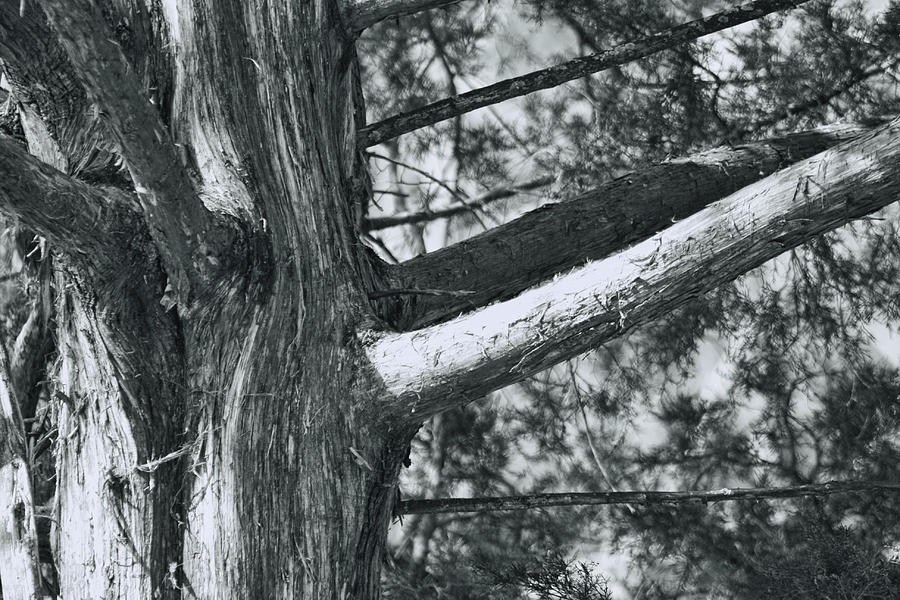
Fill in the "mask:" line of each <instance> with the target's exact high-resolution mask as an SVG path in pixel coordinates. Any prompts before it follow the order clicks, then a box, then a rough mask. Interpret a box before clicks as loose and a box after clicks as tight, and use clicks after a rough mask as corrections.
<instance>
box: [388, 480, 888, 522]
mask: <svg viewBox="0 0 900 600" xmlns="http://www.w3.org/2000/svg"><path fill="white" fill-rule="evenodd" d="M878 491H890V492H898V491H900V484H898V483H884V482H877V481H829V482H827V483H813V484H807V485H793V486H786V487H778V488H770V487H766V488H724V489H721V490H708V491H699V492H573V493H561V494H531V495H527V496H500V497H496V498H443V499H439V500H405V501H403V502H401V503H400V507H399V510H398V512H399V514H402V515H415V514H436V513H461V512H494V511H499V510H527V509H531V508H544V507H548V506H590V505H597V504H626V505H628V504H632V505H638V504H639V505H643V506H652V505H658V504H664V505H677V504H708V503H710V502H731V501H734V500H771V499H775V498H798V497H808V496H830V495H832V494H847V493H853V492H857V493H859V492H878Z"/></svg>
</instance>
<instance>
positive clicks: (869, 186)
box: [364, 119, 900, 422]
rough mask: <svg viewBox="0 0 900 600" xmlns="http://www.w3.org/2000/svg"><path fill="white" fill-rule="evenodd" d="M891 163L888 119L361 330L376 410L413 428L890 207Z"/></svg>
mask: <svg viewBox="0 0 900 600" xmlns="http://www.w3.org/2000/svg"><path fill="white" fill-rule="evenodd" d="M898 165H900V119H895V120H894V121H892V122H891V123H890V124H889V125H887V126H886V127H883V128H880V129H878V130H877V131H875V132H873V133H869V134H865V135H863V136H861V137H860V138H858V139H856V140H853V141H851V142H847V143H845V144H842V145H840V146H838V147H836V148H833V149H831V150H827V151H825V152H823V153H821V154H818V155H816V156H814V157H812V158H810V159H807V160H805V161H802V162H800V163H797V164H795V165H793V166H791V167H789V168H787V169H784V170H782V171H779V172H777V173H775V174H773V175H771V176H769V177H767V178H765V179H763V180H761V181H758V182H756V183H754V184H751V185H749V186H747V187H745V188H742V189H740V190H738V191H737V192H735V193H733V194H731V195H730V196H728V197H726V198H724V199H723V200H721V201H719V202H716V203H714V204H712V205H710V206H708V207H706V208H705V209H703V210H701V211H699V212H697V213H696V214H694V215H692V216H690V217H688V218H686V219H684V220H682V221H679V222H678V223H676V224H675V225H672V226H671V227H669V228H668V229H666V230H665V231H662V232H660V233H658V234H656V235H654V236H653V237H652V238H650V239H647V240H645V241H643V242H641V243H638V244H636V245H635V246H632V247H631V248H629V249H628V250H625V251H623V252H620V253H618V254H615V255H612V256H609V257H607V258H605V259H602V260H596V261H590V262H587V263H586V264H584V266H580V267H576V268H574V269H572V270H571V271H569V272H565V273H560V274H558V275H557V276H555V277H554V278H553V279H552V280H549V281H547V282H545V283H543V284H541V285H538V286H536V287H534V288H531V289H529V290H527V291H525V292H523V293H521V294H519V295H518V296H516V297H515V298H513V299H511V300H508V301H505V302H499V303H496V304H492V305H490V306H487V307H484V308H481V309H479V310H477V311H474V312H472V313H470V314H465V315H462V316H460V317H458V318H456V319H454V320H452V321H448V322H446V323H441V324H439V325H434V326H431V327H427V328H424V329H420V330H417V331H411V332H407V333H377V332H372V331H367V332H365V335H364V337H365V338H366V340H365V343H366V347H367V348H366V352H367V355H368V358H369V362H370V365H371V366H372V368H373V369H375V371H376V372H377V373H378V375H379V376H380V378H381V380H382V384H383V385H384V388H385V392H386V393H385V394H384V398H385V400H384V406H383V408H384V409H385V410H386V411H388V413H390V414H392V415H393V416H394V417H395V418H397V419H407V420H410V421H412V422H421V420H422V419H424V418H427V417H428V416H429V415H430V414H434V413H436V412H440V411H442V410H446V409H448V408H451V407H454V406H459V405H461V404H465V403H467V402H470V401H471V400H474V399H476V398H480V397H482V396H483V395H484V394H485V393H487V392H490V391H493V390H496V389H499V388H501V387H504V386H506V385H509V384H512V383H515V382H517V381H521V380H522V379H524V378H525V377H528V376H529V375H532V374H534V373H537V372H539V371H542V370H544V369H546V368H548V367H550V366H553V365H555V364H557V363H559V362H561V361H563V360H566V359H568V358H571V357H573V356H576V355H578V354H580V353H582V352H585V351H586V350H589V349H591V348H596V347H597V346H599V345H601V344H603V343H605V342H607V341H609V340H611V339H613V338H616V337H619V336H622V335H623V334H624V333H626V332H627V331H629V330H631V329H633V328H635V327H639V326H642V325H645V324H647V323H650V322H652V321H654V320H656V319H659V318H660V317H662V316H664V315H667V314H669V313H670V312H671V311H672V310H674V309H676V308H678V307H680V306H683V305H685V304H686V303H688V302H690V301H691V300H692V299H693V298H694V297H696V296H698V295H701V294H704V293H706V292H708V291H710V290H712V289H714V288H716V287H718V286H721V285H723V284H725V283H728V282H731V281H733V280H734V279H736V278H737V277H739V276H740V275H743V274H744V273H746V272H748V271H750V270H751V269H754V268H756V267H758V266H760V265H762V264H764V263H765V262H767V261H769V260H771V259H772V258H775V257H776V256H778V255H779V254H781V253H783V252H784V251H786V250H790V249H791V248H794V247H796V246H799V245H800V244H802V243H804V242H807V241H809V240H811V239H813V238H814V237H815V236H817V235H819V234H822V233H824V232H826V231H831V230H833V229H835V228H837V227H840V226H841V225H844V224H846V223H848V222H850V221H852V220H853V219H857V218H860V217H863V216H865V215H868V214H870V213H872V212H875V211H877V210H879V209H881V208H883V207H885V206H887V205H889V204H891V203H893V202H896V200H897V197H898V194H900V168H898ZM576 225H578V223H573V224H572V226H573V228H574V227H575V226H576ZM587 226H589V224H588V225H587Z"/></svg>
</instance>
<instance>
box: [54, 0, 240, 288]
mask: <svg viewBox="0 0 900 600" xmlns="http://www.w3.org/2000/svg"><path fill="white" fill-rule="evenodd" d="M42 6H43V8H44V12H45V13H46V15H47V18H48V20H49V21H50V24H51V26H52V28H53V29H54V30H55V31H56V34H57V37H58V38H59V40H60V42H61V44H62V46H63V47H64V48H65V50H66V52H67V54H68V56H69V59H70V60H71V62H72V64H73V66H74V67H75V69H76V71H77V73H78V75H79V76H80V78H81V80H82V83H83V84H84V87H85V90H86V91H87V93H88V96H89V97H90V98H91V99H92V100H93V101H94V103H95V104H96V105H97V107H98V108H99V110H100V111H101V113H102V114H103V116H104V117H105V120H106V123H107V124H108V126H109V128H110V130H111V132H112V135H113V137H114V138H115V140H116V142H117V143H118V144H119V146H120V148H121V152H122V155H123V157H124V158H125V162H126V164H127V166H128V170H129V172H130V174H131V177H132V179H133V181H134V184H135V189H136V191H137V192H138V196H139V198H140V199H141V203H142V205H143V208H144V212H145V214H146V215H147V217H148V220H149V222H150V224H151V233H152V235H153V236H154V239H155V240H156V242H157V246H158V247H159V250H160V253H161V254H162V256H163V259H164V260H165V262H166V266H167V271H168V273H169V277H170V279H172V280H173V281H172V283H173V285H174V287H175V290H176V292H177V293H178V294H179V295H181V296H182V298H183V302H185V301H186V297H187V295H188V289H189V287H190V284H189V280H191V279H193V276H194V275H197V274H199V275H200V277H201V279H205V278H206V277H207V276H208V275H209V272H210V271H212V270H214V267H215V266H216V264H217V259H216V258H215V257H214V256H212V255H211V254H210V252H212V251H215V250H217V249H218V248H220V247H223V246H225V245H226V240H223V239H220V238H222V236H223V234H225V228H222V227H216V224H215V222H214V220H213V218H212V215H211V213H209V212H208V211H207V210H206V209H205V207H204V206H203V204H202V203H201V202H200V200H199V198H198V197H197V195H196V194H195V193H194V190H193V184H192V182H191V181H190V179H189V178H188V176H187V173H186V171H185V169H184V168H183V167H182V165H181V163H180V161H179V160H178V155H177V153H176V151H175V146H174V145H173V143H172V140H171V138H170V136H169V132H168V130H167V129H166V127H165V125H164V124H163V122H162V119H161V118H160V116H159V114H158V112H157V109H156V107H155V106H154V105H153V104H152V103H151V94H150V93H149V92H148V91H146V90H144V89H143V86H142V85H141V83H140V81H139V79H138V77H137V75H136V74H135V73H134V71H133V70H132V69H131V67H130V66H129V64H128V61H127V59H126V58H125V55H124V54H123V52H122V49H121V48H120V46H119V45H118V43H117V42H116V41H115V37H114V35H113V33H112V31H111V30H110V28H109V27H108V26H107V24H106V21H105V19H104V17H103V14H102V12H101V11H100V9H99V7H98V6H97V5H96V4H95V3H94V2H92V1H91V0H46V1H45V2H43V3H42Z"/></svg>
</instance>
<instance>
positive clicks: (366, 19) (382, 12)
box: [347, 0, 460, 33]
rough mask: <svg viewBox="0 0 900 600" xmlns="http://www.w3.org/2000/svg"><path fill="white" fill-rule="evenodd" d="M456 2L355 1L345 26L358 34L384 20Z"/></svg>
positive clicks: (419, 0)
mask: <svg viewBox="0 0 900 600" xmlns="http://www.w3.org/2000/svg"><path fill="white" fill-rule="evenodd" d="M458 2H460V0H357V1H356V2H354V3H353V4H352V5H351V7H350V9H349V10H348V14H347V25H348V27H349V28H350V31H352V32H354V33H359V32H361V31H362V30H363V29H367V28H369V27H371V26H372V25H374V24H375V23H378V22H379V21H384V20H385V19H394V18H397V17H405V16H407V15H414V14H416V13H420V12H423V11H426V10H431V9H432V8H440V7H442V6H449V5H451V4H456V3H458Z"/></svg>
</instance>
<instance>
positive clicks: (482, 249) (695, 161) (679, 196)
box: [387, 125, 871, 329]
mask: <svg viewBox="0 0 900 600" xmlns="http://www.w3.org/2000/svg"><path fill="white" fill-rule="evenodd" d="M867 131H871V129H870V128H867V127H865V126H863V125H837V126H829V127H823V128H819V129H815V130H812V131H807V132H802V133H797V134H793V135H789V136H786V137H784V138H778V139H772V140H764V141H760V142H753V143H750V144H745V145H743V146H737V147H724V148H717V149H714V150H710V151H708V152H703V153H700V154H697V155H694V156H690V157H687V158H682V159H677V160H672V161H668V162H665V163H662V164H659V165H656V166H654V167H651V168H649V169H646V170H644V171H640V172H637V173H629V174H628V175H625V176H623V177H620V178H618V179H615V180H613V181H611V182H608V183H606V184H604V185H602V186H600V187H598V188H596V189H594V190H592V191H590V192H587V193H585V194H583V195H581V196H579V197H577V198H574V199H572V200H569V201H567V202H564V203H561V204H553V205H545V206H544V207H542V208H540V209H538V210H536V211H532V212H530V213H527V214H525V215H523V216H522V217H519V218H518V219H515V220H513V221H510V222H509V223H506V224H504V225H501V226H500V227H497V228H495V229H492V230H490V231H487V232H485V233H482V234H480V235H477V236H475V237H473V238H470V239H468V240H465V241H463V242H460V243H457V244H454V245H452V246H448V247H446V248H443V249H441V250H438V251H436V252H432V253H430V254H426V255H424V256H419V257H416V258H413V259H411V260H409V261H407V262H405V263H403V264H401V265H398V266H391V267H389V268H388V271H387V274H388V278H389V279H390V282H391V287H393V288H401V289H409V288H423V289H439V290H444V291H445V293H444V295H443V296H441V297H438V296H434V297H429V298H425V297H412V298H410V301H409V302H408V303H407V304H406V307H405V308H406V310H405V314H404V316H403V318H402V321H401V322H400V323H399V324H398V325H399V326H400V327H402V328H404V329H406V328H415V327H421V326H422V325H425V324H431V323H435V322H438V321H441V320H446V319H448V318H452V317H455V316H457V315H458V314H460V313H461V312H465V311H469V310H472V309H473V308H476V307H479V306H483V305H485V304H487V303H489V302H492V301H494V300H497V299H504V298H511V297H512V296H514V295H516V294H518V293H519V292H521V291H522V290H524V289H525V288H527V287H529V286H531V285H535V284H536V283H538V282H540V281H542V280H544V279H546V278H547V277H550V276H552V275H554V274H556V273H558V272H560V271H562V270H564V269H568V268H571V267H574V266H576V265H579V264H583V263H584V261H585V260H588V259H598V258H603V257H604V256H608V255H609V254H612V253H613V252H616V251H618V250H621V249H622V248H624V247H626V246H628V245H630V244H633V243H635V242H638V241H640V240H642V239H644V238H646V237H647V236H650V235H652V234H653V233H655V232H657V231H661V230H662V229H664V228H666V227H668V226H669V225H671V224H672V223H673V222H674V221H676V220H678V219H683V218H685V217H687V216H689V215H691V214H693V213H694V212H696V211H698V210H700V209H701V208H703V207H704V206H706V205H707V204H709V203H711V202H714V201H716V200H718V199H720V198H722V197H724V196H725V195H727V194H730V193H731V192H734V191H736V190H738V189H740V188H741V187H743V186H745V185H749V184H750V183H752V182H754V181H757V180H759V179H760V178H762V177H764V176H765V175H769V174H771V173H774V172H775V171H776V170H777V169H779V168H782V167H785V166H787V165H789V164H791V163H793V162H796V161H798V160H801V159H804V158H808V157H810V156H813V155H814V154H817V153H819V152H821V151H823V150H826V149H827V148H830V147H832V146H835V145H837V144H838V143H841V142H845V141H848V140H851V139H853V138H855V137H857V136H859V135H861V134H863V133H865V132H867ZM459 290H465V291H467V292H469V293H467V294H466V295H465V297H461V296H458V297H454V296H452V292H454V291H459Z"/></svg>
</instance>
